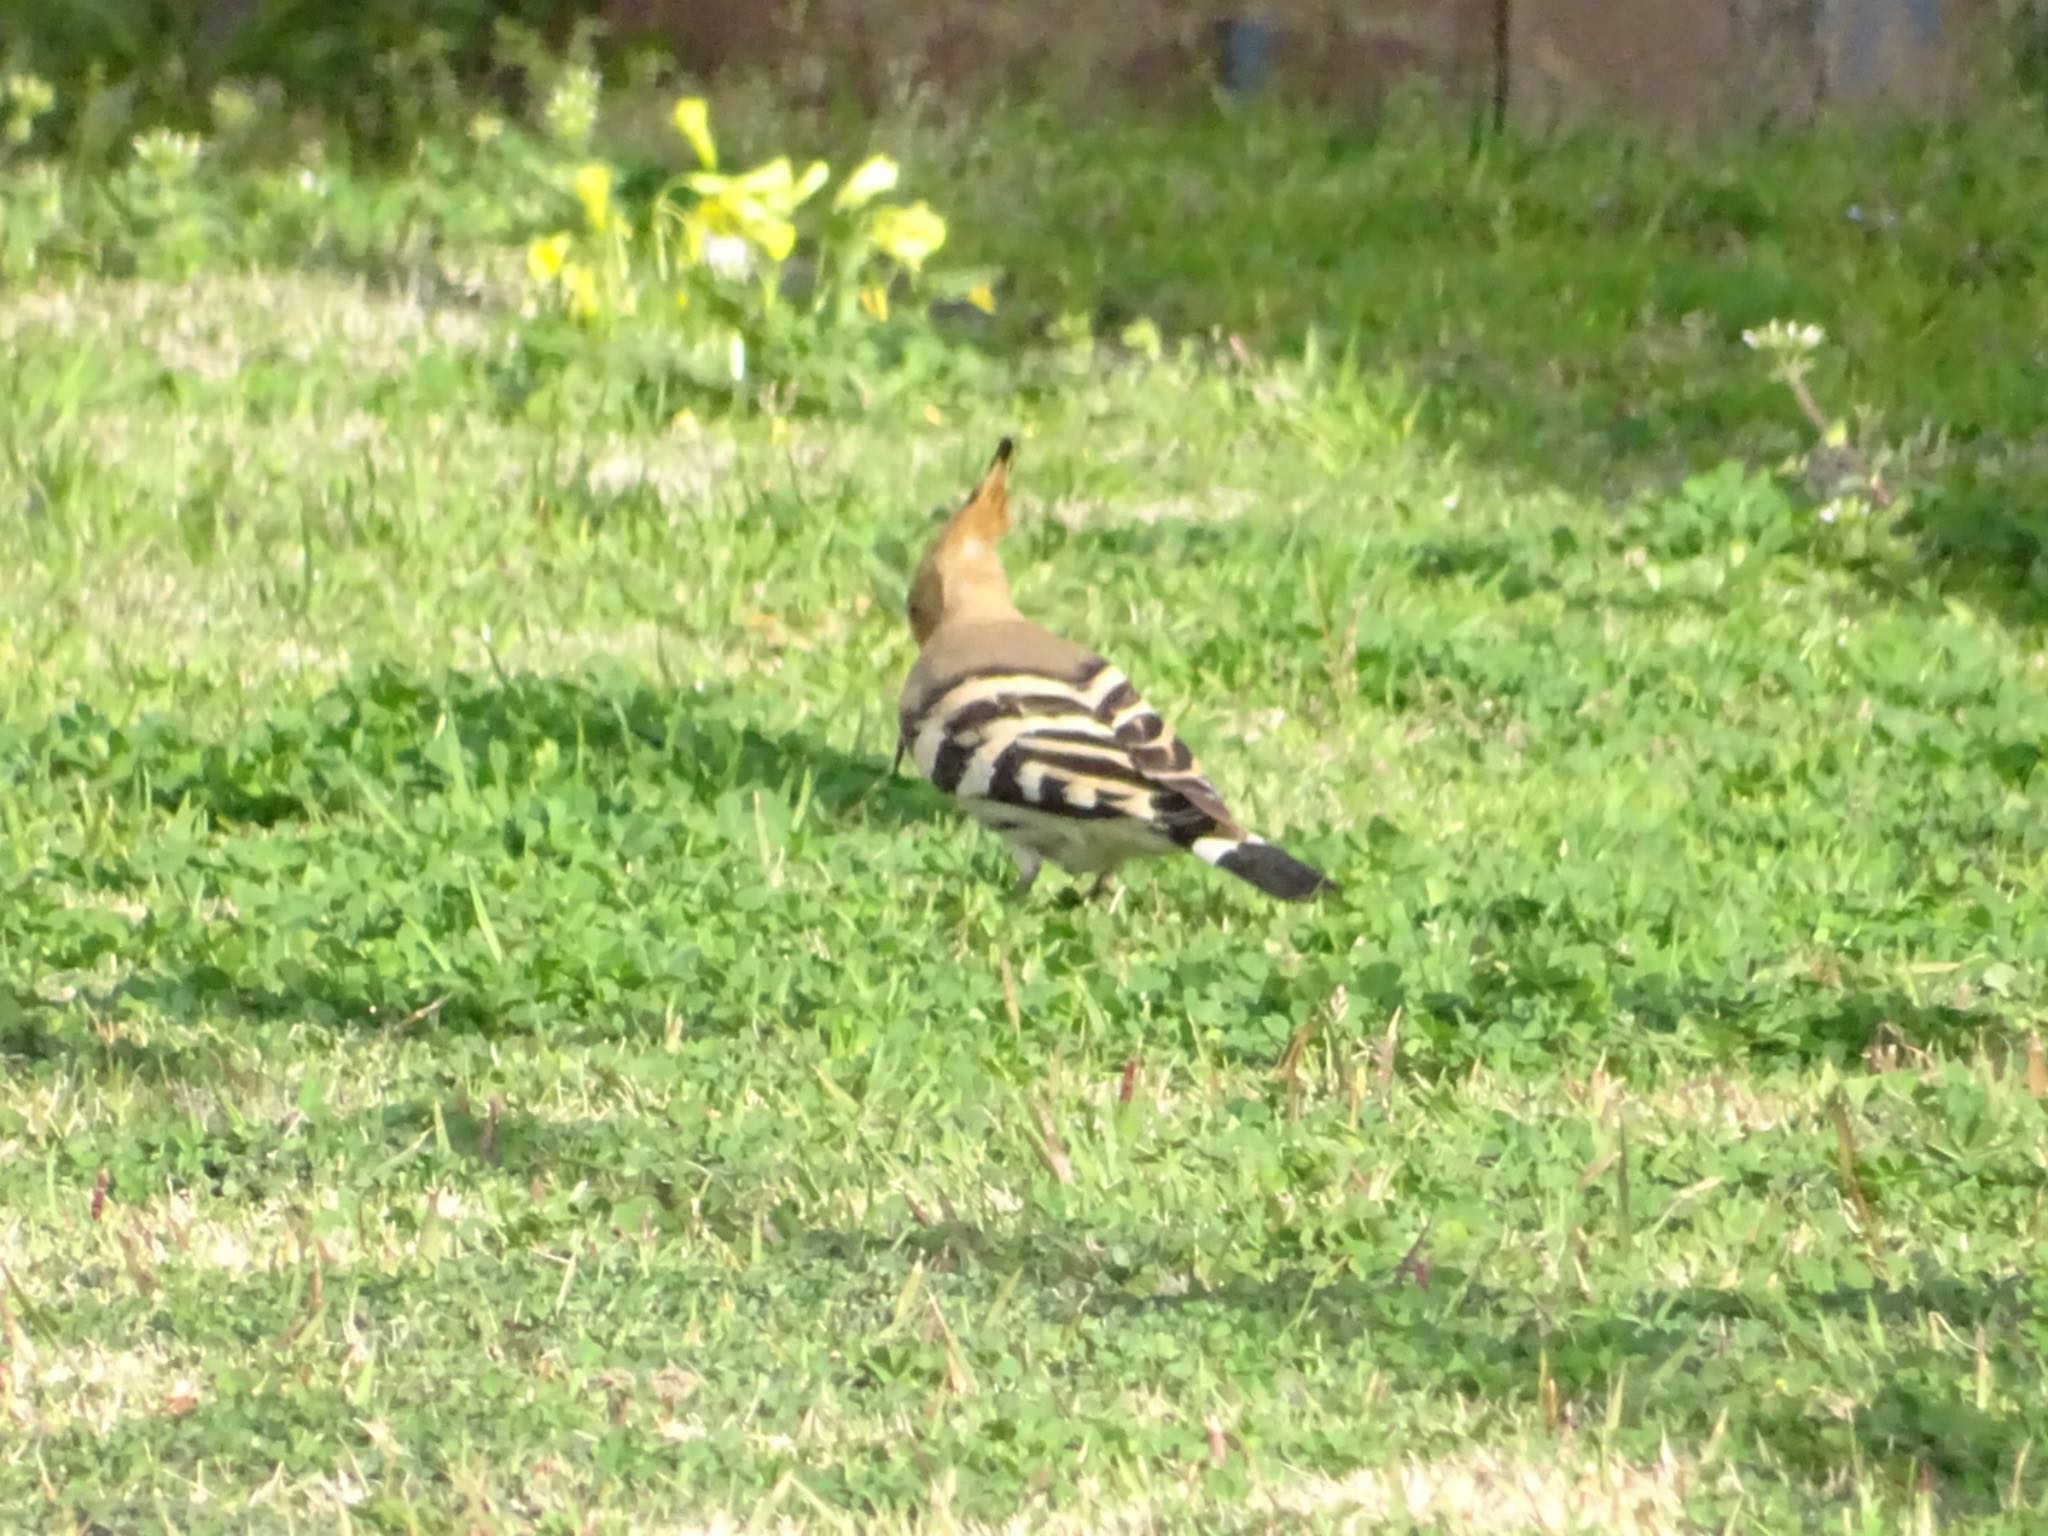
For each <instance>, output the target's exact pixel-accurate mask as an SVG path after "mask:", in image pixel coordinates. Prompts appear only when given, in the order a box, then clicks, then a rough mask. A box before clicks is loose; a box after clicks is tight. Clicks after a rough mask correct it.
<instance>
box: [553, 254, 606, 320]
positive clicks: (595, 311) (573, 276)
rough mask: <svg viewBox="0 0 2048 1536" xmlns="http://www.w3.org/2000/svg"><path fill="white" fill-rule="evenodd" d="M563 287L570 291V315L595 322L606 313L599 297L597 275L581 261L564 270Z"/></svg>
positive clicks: (570, 264) (571, 263) (573, 262)
mask: <svg viewBox="0 0 2048 1536" xmlns="http://www.w3.org/2000/svg"><path fill="white" fill-rule="evenodd" d="M562 286H563V287H564V288H566V289H568V290H569V313H570V314H572V315H574V316H575V317H576V318H577V319H578V320H593V319H595V318H596V317H597V316H598V315H600V314H602V313H603V312H604V302H603V300H601V299H600V298H599V297H598V295H597V274H596V273H595V272H593V271H591V270H590V268H588V267H586V266H585V265H583V263H582V262H580V261H572V262H570V263H569V264H568V265H567V266H565V267H563V268H562Z"/></svg>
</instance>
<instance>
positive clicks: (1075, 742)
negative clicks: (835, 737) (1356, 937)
mask: <svg viewBox="0 0 2048 1536" xmlns="http://www.w3.org/2000/svg"><path fill="white" fill-rule="evenodd" d="M1014 451H1015V444H1014V443H1013V441H1012V440H1011V439H1010V438H1008V437H1005V438H1004V439H1003V440H1002V441H1001V443H1000V444H998V445H997V448H996V451H995V457H994V459H993V460H992V461H991V462H990V464H989V467H988V470H987V473H986V474H984V475H983V476H982V479H981V482H980V484H979V485H977V486H976V487H975V490H974V493H973V494H972V495H971V496H969V497H968V498H967V500H966V502H965V503H964V504H962V505H961V506H960V508H959V509H958V510H957V511H956V512H954V513H953V514H952V516H951V517H950V518H948V519H947V521H946V523H945V525H944V526H943V527H942V528H941V529H940V530H939V532H938V535H937V537H936V538H935V539H934V540H933V541H932V544H931V547H930V548H929V550H928V551H927V552H926V553H925V555H924V558H923V559H922V560H921V561H920V562H919V564H918V566H917V569H916V572H915V574H914V575H913V577H912V579H911V583H910V594H909V602H908V604H907V610H908V617H909V620H910V630H911V634H912V636H913V637H914V638H915V640H916V641H917V645H918V654H917V660H916V662H915V664H914V665H913V666H912V667H911V669H910V675H909V676H908V677H907V678H906V679H905V680H904V684H903V691H902V695H901V697H900V699H899V701H898V705H897V741H896V757H895V759H894V761H893V762H892V763H891V765H890V772H891V774H892V775H893V774H894V773H896V772H898V771H899V770H900V769H901V766H902V763H903V759H904V758H905V757H906V756H908V757H909V758H910V759H911V760H912V762H914V763H915V764H916V766H917V771H918V772H919V773H920V774H922V775H923V776H924V777H925V778H926V779H928V780H930V781H931V782H932V783H933V784H934V785H936V786H937V787H938V788H939V789H940V790H942V791H944V792H945V793H946V794H948V795H950V796H952V797H953V798H954V799H955V800H956V801H958V802H959V804H960V805H961V807H962V808H964V809H965V810H966V812H967V813H968V814H969V815H970V816H972V817H973V818H974V819H975V820H976V821H978V822H981V823H982V824H983V825H985V826H987V827H990V828H992V829H993V830H994V831H996V832H997V833H999V834H1000V835H1001V836H1002V837H1003V839H1004V840H1005V841H1006V842H1007V843H1008V845H1009V848H1010V852H1011V854H1012V856H1013V857H1014V858H1015V859H1016V861H1017V868H1018V873H1019V877H1020V878H1019V881H1018V885H1017V888H1016V889H1017V894H1018V895H1019V896H1022V895H1023V894H1025V893H1026V892H1028V891H1029V890H1030V889H1031V886H1032V883H1033V882H1034V881H1035V880H1036V879H1037V878H1038V874H1039V871H1040V869H1041V868H1042V867H1043V866H1044V864H1045V863H1046V862H1047V861H1048V860H1049V861H1051V862H1052V863H1054V864H1056V865H1058V866H1059V867H1061V868H1062V869H1064V870H1066V871H1067V873H1068V874H1070V875H1073V876H1076V877H1080V876H1084V875H1091V874H1092V875H1094V876H1095V877H1096V879H1095V884H1094V887H1093V888H1092V889H1091V890H1090V892H1089V893H1088V894H1089V896H1091V897H1092V896H1094V895H1096V894H1098V893H1100V892H1101V891H1102V890H1103V889H1105V888H1106V887H1107V886H1108V885H1109V883H1110V879H1111V877H1112V876H1113V875H1114V874H1115V873H1116V871H1117V870H1118V869H1119V868H1120V867H1121V866H1122V865H1124V864H1125V863H1126V862H1128V861H1130V860H1132V859H1136V858H1147V857H1152V856H1156V855H1163V854H1169V853H1173V852H1176V851H1185V852H1187V853H1191V854H1193V855H1194V856H1195V857H1196V858H1198V859H1200V860H1202V861H1203V862H1204V863H1206V864H1211V865H1213V866H1215V867H1216V868H1218V869H1221V870H1225V871H1227V872H1228V873H1230V874H1233V875H1235V876H1237V877H1238V878H1239V879H1240V880H1244V881H1246V882H1248V883H1249V884H1251V885H1254V886H1256V887H1257V888H1258V889H1259V890H1261V891H1263V892H1265V893H1266V894H1267V895H1268V896H1273V897H1277V898H1278V899H1280V900H1282V901H1306V900H1308V899H1309V898H1310V897H1313V896H1315V895H1317V894H1318V893H1319V892H1324V891H1334V890H1335V889H1336V886H1335V882H1333V881H1332V880H1330V878H1329V877H1328V876H1326V875H1325V874H1323V872H1322V871H1321V870H1318V869H1315V868H1313V867H1311V866H1310V865H1307V864H1304V863H1303V862H1302V861H1301V860H1300V859H1297V858H1295V857H1294V856H1293V855H1292V854H1290V853H1287V852H1286V851H1285V850H1283V849H1281V848H1279V847H1277V846H1276V845H1274V844H1272V843H1269V842H1267V841H1266V840H1265V839H1263V838H1261V837H1257V836H1255V835H1253V834H1252V833H1251V832H1249V831H1247V830H1246V829H1245V828H1244V827H1243V826H1242V825H1240V824H1239V822H1238V821H1237V819H1236V817H1234V816H1233V815H1232V814H1231V812H1230V810H1229V808H1228V807H1227V806H1226V805H1225V804H1224V802H1223V798H1222V796H1221V795H1219V794H1218V793H1217V792H1216V788H1215V786H1214V785H1213V784H1211V783H1210V782H1209V780H1208V778H1207V776H1206V775H1205V774H1204V773H1203V771H1202V768H1201V765H1200V764H1199V763H1198V762H1196V760H1195V757H1194V754H1193V753H1192V752H1191V751H1189V749H1188V746H1187V744H1186V743H1185V742H1183V741H1182V740H1181V739H1180V738H1179V737H1178V736H1176V735H1175V734H1174V733H1173V731H1172V730H1170V729H1169V728H1168V727H1167V724H1166V722H1165V721H1164V720H1163V719H1162V718H1161V717H1160V715H1159V714H1158V712H1157V711H1156V710H1154V709H1153V708H1152V707H1151V706H1150V705H1148V704H1147V703H1146V702H1145V701H1144V699H1143V698H1142V697H1141V696H1140V695H1139V693H1138V690H1137V689H1136V688H1135V687H1134V686H1132V683H1131V680H1130V679H1129V678H1128V677H1126V676H1125V675H1124V674H1123V672H1121V671H1120V670H1118V669H1117V668H1116V667H1114V666H1112V665H1111V664H1110V663H1109V662H1108V661H1107V660H1105V659H1104V658H1103V657H1101V656H1099V655H1097V654H1096V653H1095V652H1094V651H1091V650H1089V649H1088V648H1087V647H1086V646H1083V645H1079V644H1077V643H1075V642H1074V641H1072V640H1068V639H1065V638H1064V637H1062V636H1060V635H1056V634H1054V633H1052V632H1051V631H1050V630H1047V629H1044V628H1042V627H1040V626H1039V625H1037V624H1035V623H1033V622H1032V621H1031V620H1029V619H1027V618H1025V617H1024V615H1023V614H1022V613H1020V612H1019V611H1018V609H1017V605H1016V603H1015V602H1014V601H1013V600H1012V599H1011V596H1010V583H1009V579H1008V577H1007V576H1005V574H1004V572H1003V564H1002V560H1001V558H1000V556H999V555H998V553H997V550H996V544H997V541H998V540H1000V539H1001V538H1002V536H1003V535H1004V534H1005V533H1006V532H1008V531H1009V527H1010V495H1009V480H1010V461H1011V458H1012V455H1013V453H1014Z"/></svg>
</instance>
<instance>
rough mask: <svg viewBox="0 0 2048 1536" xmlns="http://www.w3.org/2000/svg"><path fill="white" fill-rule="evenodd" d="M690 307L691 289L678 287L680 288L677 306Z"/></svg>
mask: <svg viewBox="0 0 2048 1536" xmlns="http://www.w3.org/2000/svg"><path fill="white" fill-rule="evenodd" d="M689 307H690V290H689V289H687V288H678V289H677V290H676V308H677V309H688V308H689Z"/></svg>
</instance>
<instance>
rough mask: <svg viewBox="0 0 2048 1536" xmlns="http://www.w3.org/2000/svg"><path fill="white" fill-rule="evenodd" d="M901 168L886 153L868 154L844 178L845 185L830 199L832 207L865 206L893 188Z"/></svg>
mask: <svg viewBox="0 0 2048 1536" xmlns="http://www.w3.org/2000/svg"><path fill="white" fill-rule="evenodd" d="M902 174H903V173H902V170H901V168H900V167H898V166H897V164H896V162H895V161H894V160H891V159H890V158H889V157H888V156H887V155H870V156H868V158H867V159H865V160H863V161H862V162H861V163H860V164H859V165H858V166H856V167H855V168H854V172H853V174H852V175H851V176H849V177H847V178H846V185H845V186H843V187H841V188H840V189H839V195H838V196H837V197H835V198H833V199H832V206H833V207H834V208H841V209H845V208H865V207H866V206H867V205H868V204H869V203H871V202H873V201H874V200H875V199H876V198H878V197H880V196H881V195H882V194H883V193H884V192H888V191H892V190H894V188H895V186H896V178H897V177H898V176H900V175H902Z"/></svg>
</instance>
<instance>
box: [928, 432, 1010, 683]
mask: <svg viewBox="0 0 2048 1536" xmlns="http://www.w3.org/2000/svg"><path fill="white" fill-rule="evenodd" d="M1011 449H1012V444H1011V442H1010V439H1008V438H1007V437H1006V438H1004V439H1003V440H1002V442H1000V443H998V444H997V445H996V456H995V458H994V459H993V460H991V461H990V463H989V466H988V473H987V474H985V475H983V476H982V477H981V484H980V485H978V486H976V487H975V488H974V494H973V495H972V496H970V497H968V498H967V503H966V505H964V506H963V507H961V508H960V510H959V511H958V512H955V513H954V514H953V515H952V516H951V517H950V518H948V519H947V520H946V526H945V527H943V528H941V529H940V530H939V536H938V537H937V538H935V539H933V540H932V546H931V548H930V549H928V550H926V551H925V556H924V559H923V560H921V561H919V562H918V567H917V574H916V575H915V576H913V577H912V578H911V582H910V632H911V633H912V634H913V635H915V636H916V637H917V643H918V644H919V645H922V644H924V642H925V641H927V640H929V639H930V638H931V637H932V634H933V633H934V631H936V630H937V629H938V628H939V626H940V625H941V624H946V623H951V622H953V621H955V620H958V619H972V618H1010V617H1014V616H1015V614H1016V612H1017V606H1016V604H1015V603H1013V602H1011V601H1010V583H1009V580H1008V578H1006V577H1005V576H1004V575H1003V562H1002V560H1001V559H1000V558H999V557H998V556H997V554H996V541H997V540H998V539H1000V538H1002V536H1003V535H1004V534H1005V533H1007V532H1009V528H1010V453H1011Z"/></svg>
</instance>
